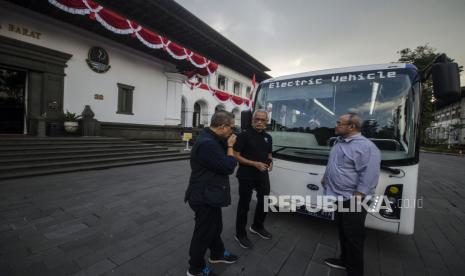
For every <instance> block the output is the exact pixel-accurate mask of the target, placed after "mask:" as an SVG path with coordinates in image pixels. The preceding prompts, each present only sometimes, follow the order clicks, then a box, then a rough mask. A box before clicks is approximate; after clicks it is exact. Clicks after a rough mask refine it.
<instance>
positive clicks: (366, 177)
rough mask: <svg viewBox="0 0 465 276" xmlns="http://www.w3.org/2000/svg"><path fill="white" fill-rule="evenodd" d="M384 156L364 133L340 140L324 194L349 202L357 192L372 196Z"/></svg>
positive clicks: (330, 164) (330, 159)
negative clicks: (342, 198)
mask: <svg viewBox="0 0 465 276" xmlns="http://www.w3.org/2000/svg"><path fill="white" fill-rule="evenodd" d="M380 163H381V153H380V151H379V149H378V148H377V147H376V145H375V144H373V142H371V141H370V140H368V139H367V138H366V137H364V136H362V135H361V134H356V135H354V136H351V137H348V138H343V137H338V138H337V140H336V143H335V144H334V146H333V148H332V149H331V152H330V154H329V159H328V165H327V166H326V171H325V175H324V180H323V181H324V188H325V194H326V195H331V196H336V197H337V196H343V197H344V199H349V198H350V197H351V196H352V194H353V193H354V192H361V193H364V194H365V195H372V194H373V193H374V191H375V189H376V185H377V184H378V180H379V173H380Z"/></svg>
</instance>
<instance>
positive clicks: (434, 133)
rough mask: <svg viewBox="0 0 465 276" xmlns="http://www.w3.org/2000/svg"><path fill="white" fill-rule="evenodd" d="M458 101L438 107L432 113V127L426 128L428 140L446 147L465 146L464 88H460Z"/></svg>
mask: <svg viewBox="0 0 465 276" xmlns="http://www.w3.org/2000/svg"><path fill="white" fill-rule="evenodd" d="M461 90H462V96H461V98H460V99H459V100H457V101H455V102H452V103H450V104H448V105H445V106H440V107H438V108H437V110H436V111H435V112H434V121H433V124H432V127H430V128H428V130H427V131H428V135H429V138H430V139H431V140H432V141H433V142H435V143H440V144H446V145H459V144H460V145H465V88H464V87H462V89H461Z"/></svg>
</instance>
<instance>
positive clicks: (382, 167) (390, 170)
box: [381, 166, 401, 175]
mask: <svg viewBox="0 0 465 276" xmlns="http://www.w3.org/2000/svg"><path fill="white" fill-rule="evenodd" d="M381 169H382V170H385V171H388V172H390V173H391V174H394V175H398V174H400V173H401V170H400V169H394V168H391V167H388V166H381Z"/></svg>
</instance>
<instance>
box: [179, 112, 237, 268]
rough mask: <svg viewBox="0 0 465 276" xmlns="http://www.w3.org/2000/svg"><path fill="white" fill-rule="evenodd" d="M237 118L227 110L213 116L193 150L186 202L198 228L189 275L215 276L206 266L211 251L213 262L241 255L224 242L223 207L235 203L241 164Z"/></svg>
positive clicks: (193, 237)
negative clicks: (233, 177) (235, 176)
mask: <svg viewBox="0 0 465 276" xmlns="http://www.w3.org/2000/svg"><path fill="white" fill-rule="evenodd" d="M233 128H234V115H233V114H232V113H230V112H227V111H218V112H216V113H215V114H213V117H212V119H211V123H210V127H209V128H205V130H203V131H202V132H201V133H200V135H199V136H198V138H197V140H196V142H195V145H194V147H193V148H192V151H191V160H190V165H191V169H192V172H191V177H190V179H189V186H188V188H187V191H186V196H185V201H189V205H190V207H191V208H192V210H194V212H195V228H194V234H193V236H192V240H191V244H190V249H189V256H190V260H189V270H188V271H187V275H188V276H194V275H195V276H197V275H198V276H205V275H208V276H213V275H215V274H214V273H213V272H212V271H211V270H210V269H209V268H208V266H206V265H205V260H204V256H205V253H206V252H207V249H210V258H209V262H210V263H228V264H231V263H235V262H236V261H237V259H238V257H237V256H235V255H233V254H231V253H229V252H228V251H227V250H225V248H224V244H223V241H222V239H221V231H222V230H223V220H222V215H221V207H226V206H228V205H230V204H231V194H230V186H229V175H230V174H232V173H233V172H234V169H235V168H236V165H237V162H236V159H235V158H234V152H233V146H234V143H235V142H236V135H234V134H233Z"/></svg>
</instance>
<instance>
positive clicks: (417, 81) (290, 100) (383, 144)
mask: <svg viewBox="0 0 465 276" xmlns="http://www.w3.org/2000/svg"><path fill="white" fill-rule="evenodd" d="M443 60H444V57H443ZM427 71H428V72H430V71H432V73H433V80H434V82H435V83H434V88H435V89H434V90H435V97H436V98H437V99H439V100H444V99H447V98H451V97H452V98H453V97H456V96H457V95H459V93H460V84H459V77H458V67H457V64H455V63H447V62H443V63H437V64H434V65H433V64H432V66H431V67H429V68H428V70H427ZM424 75H428V76H429V73H425V72H419V71H418V70H417V68H416V67H415V66H413V65H411V64H383V65H370V66H357V67H348V68H341V69H333V70H322V71H315V72H307V73H301V74H294V75H289V76H283V77H277V78H271V79H268V80H265V81H263V82H262V83H261V84H260V85H259V86H258V87H257V90H256V94H255V97H254V99H255V101H254V106H253V110H256V109H265V110H267V111H268V113H269V122H268V128H267V129H268V133H269V134H271V136H272V137H273V160H274V163H273V164H274V166H273V171H272V172H271V173H270V180H271V194H272V195H276V196H281V195H286V196H287V195H290V196H295V195H297V196H303V197H306V196H310V198H311V199H312V200H311V202H316V197H317V196H318V195H322V194H323V187H322V186H321V184H320V181H321V178H322V176H323V173H324V171H325V165H326V163H327V160H328V155H329V152H330V149H331V145H332V141H333V140H334V138H335V134H334V128H335V123H336V121H337V119H338V117H339V116H341V115H343V114H345V113H347V111H349V110H356V111H357V112H358V114H359V115H360V116H361V117H362V118H363V120H364V123H363V126H362V134H363V135H364V136H366V137H367V138H369V139H371V141H373V142H374V143H375V144H376V145H377V146H378V148H379V149H380V151H381V155H382V162H381V169H382V170H381V175H380V178H379V182H378V186H377V188H376V194H378V195H387V196H388V198H389V201H390V205H391V206H390V207H391V209H392V212H389V211H388V210H386V209H381V210H380V211H379V212H375V213H369V214H368V215H367V219H366V227H369V228H374V229H378V230H383V231H389V232H393V233H399V234H412V233H413V231H414V221H415V204H416V203H417V201H416V199H417V183H418V161H419V133H418V132H419V131H418V124H419V120H420V102H421V93H422V92H421V81H422V80H423V79H425V76H424ZM253 110H251V111H249V112H243V113H242V125H243V128H244V127H245V128H247V127H249V126H250V123H249V122H250V117H251V114H252V112H253ZM307 209H308V208H305V205H302V206H300V208H298V209H297V211H300V212H302V213H306V214H308V215H313V216H319V217H325V218H328V219H332V217H333V216H331V215H332V214H330V213H329V214H328V213H325V212H313V213H312V212H308V210H307Z"/></svg>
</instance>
